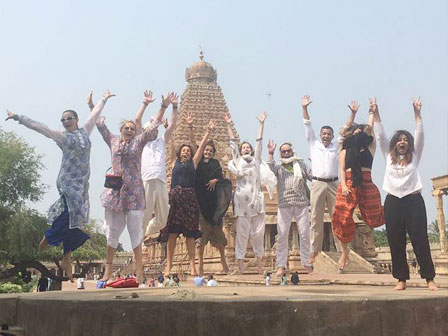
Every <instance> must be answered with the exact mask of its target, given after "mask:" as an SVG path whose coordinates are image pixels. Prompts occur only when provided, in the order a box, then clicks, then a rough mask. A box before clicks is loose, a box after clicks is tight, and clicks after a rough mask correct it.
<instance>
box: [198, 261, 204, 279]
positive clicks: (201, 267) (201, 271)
mask: <svg viewBox="0 0 448 336" xmlns="http://www.w3.org/2000/svg"><path fill="white" fill-rule="evenodd" d="M203 275H204V264H202V263H199V276H203Z"/></svg>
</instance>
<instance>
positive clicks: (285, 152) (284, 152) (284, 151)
mask: <svg viewBox="0 0 448 336" xmlns="http://www.w3.org/2000/svg"><path fill="white" fill-rule="evenodd" d="M291 152H292V150H290V149H285V150H282V151H280V153H282V154H287V153H291Z"/></svg>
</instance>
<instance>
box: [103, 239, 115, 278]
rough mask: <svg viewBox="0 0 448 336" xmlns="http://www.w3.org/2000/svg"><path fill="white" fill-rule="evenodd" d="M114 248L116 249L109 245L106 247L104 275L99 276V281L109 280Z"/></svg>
mask: <svg viewBox="0 0 448 336" xmlns="http://www.w3.org/2000/svg"><path fill="white" fill-rule="evenodd" d="M116 250H117V249H116V248H113V247H110V246H108V247H107V256H106V269H105V270H104V275H103V277H102V278H101V281H107V280H109V279H110V277H111V275H112V263H113V261H114V255H115V251H116Z"/></svg>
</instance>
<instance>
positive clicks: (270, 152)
mask: <svg viewBox="0 0 448 336" xmlns="http://www.w3.org/2000/svg"><path fill="white" fill-rule="evenodd" d="M276 148H277V145H276V143H275V142H274V140H269V142H268V162H267V164H268V166H269V168H271V170H272V172H273V173H274V174H275V176H277V173H278V171H277V167H276V166H275V160H274V152H275V149H276Z"/></svg>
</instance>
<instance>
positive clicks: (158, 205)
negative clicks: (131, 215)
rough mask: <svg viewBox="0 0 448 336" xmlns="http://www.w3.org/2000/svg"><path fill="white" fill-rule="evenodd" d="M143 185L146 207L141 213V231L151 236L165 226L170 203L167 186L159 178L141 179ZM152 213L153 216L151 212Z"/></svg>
mask: <svg viewBox="0 0 448 336" xmlns="http://www.w3.org/2000/svg"><path fill="white" fill-rule="evenodd" d="M143 186H144V187H145V198H146V209H145V211H144V215H143V232H144V233H146V235H148V236H151V235H153V234H155V233H158V232H159V231H160V230H162V229H163V228H164V227H165V226H166V221H167V220H168V213H169V210H170V205H169V203H168V188H167V185H166V183H165V182H163V181H162V180H159V179H152V180H148V181H143ZM153 213H154V217H153V216H152V214H153Z"/></svg>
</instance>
